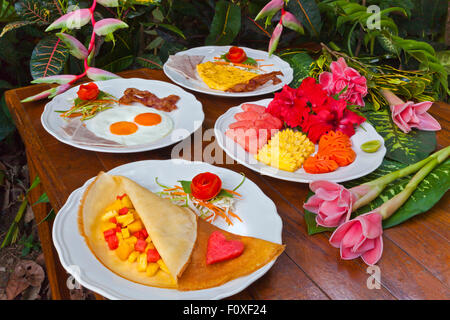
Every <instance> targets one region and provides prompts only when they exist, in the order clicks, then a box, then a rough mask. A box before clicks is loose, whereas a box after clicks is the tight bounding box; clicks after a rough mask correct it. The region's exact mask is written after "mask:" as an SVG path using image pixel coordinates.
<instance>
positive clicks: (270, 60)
mask: <svg viewBox="0 0 450 320" xmlns="http://www.w3.org/2000/svg"><path fill="white" fill-rule="evenodd" d="M230 48H231V46H205V47H197V48H192V49H189V50H185V51H181V52H177V53H176V55H182V54H189V55H202V56H205V58H204V59H203V61H202V62H206V61H214V57H219V56H221V55H223V54H224V53H226V52H228V50H229V49H230ZM241 48H242V49H244V51H245V52H246V54H247V56H248V57H251V58H253V59H264V63H263V64H273V66H267V67H263V70H264V71H265V72H272V71H281V72H282V73H283V76H280V79H281V82H280V83H279V84H277V85H273V84H272V81H269V82H268V83H266V84H265V85H263V86H261V87H259V88H257V89H256V90H254V91H249V92H224V91H220V90H214V89H211V88H209V87H208V86H207V85H206V84H205V83H204V82H203V81H201V80H198V81H196V80H192V79H186V77H185V76H183V75H182V74H180V73H178V72H176V71H175V70H173V69H171V68H168V67H167V66H166V65H165V64H164V67H163V70H164V73H165V74H166V76H167V77H169V79H170V80H172V81H173V82H175V83H176V84H178V85H180V86H183V87H185V88H187V89H190V90H194V91H197V92H202V93H206V94H211V95H215V96H222V97H253V96H260V95H263V94H267V93H271V92H274V91H277V90H280V89H281V88H283V86H284V85H285V84H289V83H290V82H291V81H292V79H293V78H294V71H293V70H292V68H291V66H290V65H289V63H287V62H286V61H284V60H282V59H281V58H279V57H277V56H276V55H272V56H271V57H269V54H268V53H267V52H265V51H261V50H255V49H250V48H246V47H241Z"/></svg>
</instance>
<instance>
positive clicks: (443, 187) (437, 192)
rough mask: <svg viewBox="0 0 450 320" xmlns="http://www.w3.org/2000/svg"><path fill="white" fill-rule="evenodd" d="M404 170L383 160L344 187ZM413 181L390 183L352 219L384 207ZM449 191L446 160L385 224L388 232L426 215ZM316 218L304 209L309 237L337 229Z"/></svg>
mask: <svg viewBox="0 0 450 320" xmlns="http://www.w3.org/2000/svg"><path fill="white" fill-rule="evenodd" d="M404 167H406V164H403V163H400V162H397V161H392V160H388V159H384V160H383V163H382V164H381V166H380V167H379V168H378V169H377V170H375V171H374V172H372V173H371V174H369V175H367V176H365V177H362V178H360V179H356V180H352V181H349V182H346V183H344V186H345V187H346V188H352V187H355V186H358V185H360V184H363V183H365V182H368V181H372V180H374V179H376V178H379V177H382V176H384V175H386V174H388V173H390V172H393V171H396V170H399V169H401V168H404ZM410 179H411V176H408V177H404V178H401V179H398V180H396V181H394V182H393V183H391V184H389V185H388V186H387V187H386V189H384V190H383V192H382V193H381V194H380V196H379V197H378V198H376V199H375V200H373V201H372V202H371V203H369V204H368V205H366V206H364V207H362V208H359V209H358V210H356V212H354V213H353V214H352V218H353V217H356V216H358V215H360V214H363V213H367V212H369V211H372V210H374V209H376V208H378V207H379V206H381V205H382V204H383V203H384V202H386V201H388V200H389V199H391V198H392V197H393V196H395V195H396V194H398V193H399V192H401V191H402V190H403V189H404V187H405V186H406V184H407V183H408V182H409V180H410ZM449 188H450V159H447V160H446V161H445V162H444V163H442V164H440V165H439V166H437V167H436V168H434V170H433V171H431V172H430V173H429V174H428V175H427V176H426V177H425V179H424V180H423V181H422V182H421V183H420V184H419V185H418V186H417V189H416V190H415V191H414V192H413V194H412V195H411V197H409V199H408V200H407V201H406V202H405V204H403V206H401V207H400V208H399V209H398V210H397V212H395V213H394V214H393V215H392V216H391V217H390V218H388V219H386V220H384V221H383V228H385V229H386V228H390V227H393V226H396V225H398V224H400V223H402V222H404V221H406V220H408V219H411V218H412V217H414V216H416V215H418V214H421V213H424V212H427V211H428V210H430V209H431V208H432V207H433V206H434V205H435V204H436V203H437V202H438V201H439V200H440V199H441V198H442V197H443V196H444V194H445V193H446V192H447V191H448V189H449ZM311 195H313V193H312V192H310V193H309V195H308V198H309V197H310V196H311ZM315 216H316V215H315V214H314V213H312V212H309V211H307V210H305V221H306V224H307V227H308V233H309V234H316V233H320V232H323V231H333V230H334V229H333V228H324V227H321V226H317V225H316V222H315Z"/></svg>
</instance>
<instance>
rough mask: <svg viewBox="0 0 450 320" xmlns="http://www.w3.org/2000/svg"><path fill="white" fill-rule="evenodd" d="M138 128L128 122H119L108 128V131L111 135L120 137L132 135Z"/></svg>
mask: <svg viewBox="0 0 450 320" xmlns="http://www.w3.org/2000/svg"><path fill="white" fill-rule="evenodd" d="M137 129H138V126H137V125H136V124H135V123H133V122H129V121H119V122H114V123H113V124H111V125H110V126H109V131H111V133H112V134H117V135H120V136H125V135H129V134H133V133H135V132H136V131H137Z"/></svg>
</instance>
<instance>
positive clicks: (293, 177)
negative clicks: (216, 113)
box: [214, 99, 386, 183]
mask: <svg viewBox="0 0 450 320" xmlns="http://www.w3.org/2000/svg"><path fill="white" fill-rule="evenodd" d="M270 101H272V99H263V100H259V101H254V102H246V103H254V104H259V105H261V106H265V107H267V106H268V105H269V103H270ZM238 112H242V108H241V106H240V105H239V106H237V107H233V108H230V109H228V110H227V112H225V113H224V114H223V115H221V116H220V117H219V118H218V119H217V121H216V123H215V124H214V134H215V136H216V139H217V142H218V144H219V146H220V147H221V148H222V149H223V150H224V151H225V152H226V153H227V154H228V155H229V156H230V157H231V158H233V159H234V160H236V161H237V162H239V163H241V164H243V165H244V166H246V167H248V168H250V169H252V170H254V171H256V172H259V173H261V174H263V175H268V176H271V177H274V178H278V179H282V180H288V181H295V182H304V183H309V182H311V181H315V180H328V181H333V182H343V181H348V180H352V179H356V178H359V177H362V176H365V175H367V174H369V173H371V172H372V171H374V170H375V169H376V168H378V167H379V166H380V164H381V162H382V161H383V158H384V155H385V154H386V148H385V147H384V140H383V138H382V137H381V136H380V135H379V134H378V133H377V132H376V131H375V128H374V127H373V126H372V125H371V124H369V123H368V122H367V121H366V122H364V123H363V124H362V125H361V126H360V127H359V128H358V129H357V130H356V133H355V134H354V135H353V136H352V137H351V140H352V143H353V150H354V151H355V152H356V159H355V161H354V162H353V163H351V164H349V165H348V166H346V167H340V168H339V169H337V170H336V171H334V172H330V173H322V174H310V173H307V172H305V170H304V169H303V168H300V169H298V170H297V171H295V172H289V171H284V170H279V169H277V168H273V167H271V166H268V165H266V164H264V163H262V162H260V161H257V160H256V159H255V158H254V157H253V155H252V154H250V153H248V152H247V151H245V150H244V149H243V148H242V147H241V146H240V145H239V144H237V143H235V142H234V141H233V140H232V139H230V138H228V137H227V136H226V135H225V132H226V130H227V129H228V126H229V125H230V124H231V123H233V122H235V121H236V120H235V119H234V115H235V114H236V113H238ZM371 140H379V141H380V142H381V143H382V146H381V147H380V148H379V149H378V151H377V152H374V153H367V152H364V151H362V150H361V148H360V146H361V144H363V143H364V142H367V141H371ZM316 151H317V145H316Z"/></svg>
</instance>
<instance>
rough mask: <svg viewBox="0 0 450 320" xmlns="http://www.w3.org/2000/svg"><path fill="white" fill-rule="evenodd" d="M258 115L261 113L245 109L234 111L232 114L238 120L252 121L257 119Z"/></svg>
mask: <svg viewBox="0 0 450 320" xmlns="http://www.w3.org/2000/svg"><path fill="white" fill-rule="evenodd" d="M260 115H261V114H260V113H257V112H254V111H246V112H239V113H236V114H235V115H234V118H235V119H236V120H238V121H241V120H252V121H254V120H258V119H259V117H260Z"/></svg>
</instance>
